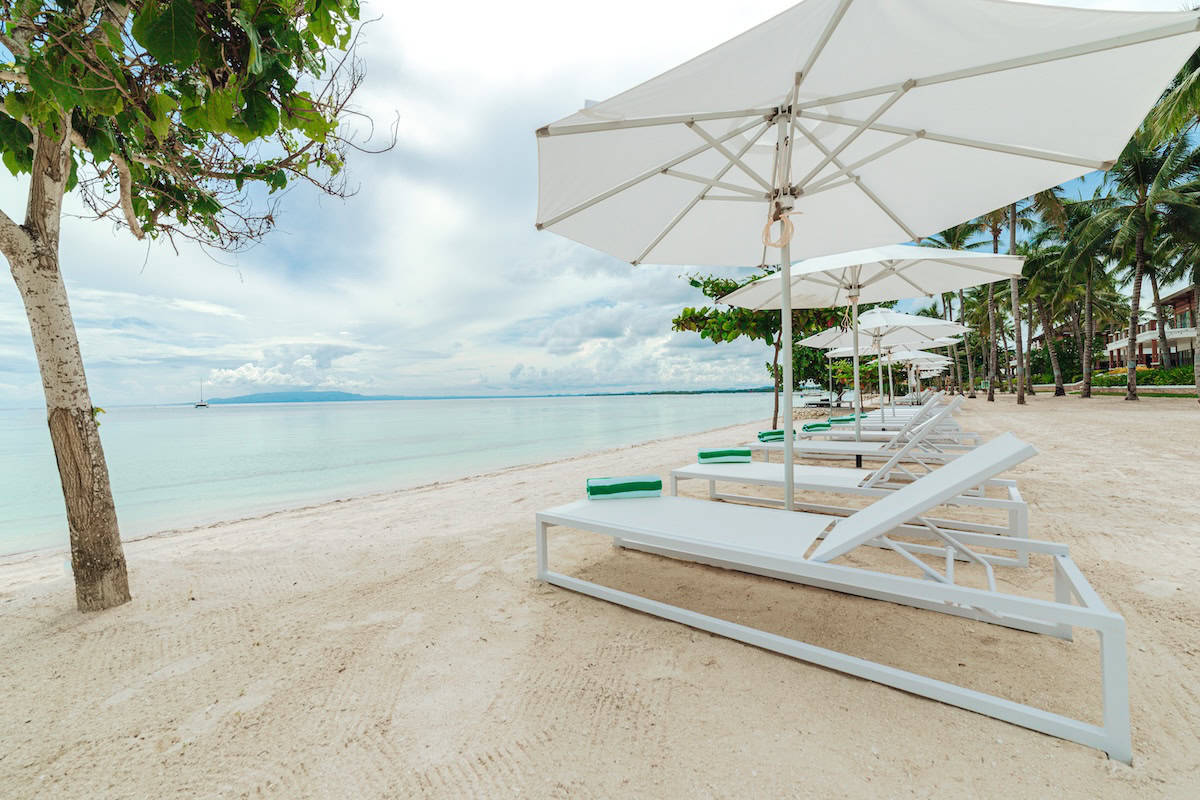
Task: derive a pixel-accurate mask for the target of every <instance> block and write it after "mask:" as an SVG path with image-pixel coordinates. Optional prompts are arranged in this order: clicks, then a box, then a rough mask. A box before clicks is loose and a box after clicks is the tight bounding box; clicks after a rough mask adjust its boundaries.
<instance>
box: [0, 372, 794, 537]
mask: <svg viewBox="0 0 1200 800" xmlns="http://www.w3.org/2000/svg"><path fill="white" fill-rule="evenodd" d="M770 415H771V395H770V394H769V393H764V394H760V393H754V394H705V395H644V396H643V395H639V396H613V397H555V398H518V399H492V398H485V399H461V400H398V401H385V402H341V403H279V404H260V405H214V406H211V407H210V408H206V409H197V408H192V407H191V406H152V407H136V408H110V409H109V410H108V413H106V414H104V415H103V416H102V417H101V418H100V420H101V428H100V436H101V439H102V440H103V442H104V449H105V453H106V455H107V457H108V463H109V470H110V473H111V475H112V483H113V493H114V495H115V497H116V503H117V512H118V515H119V518H120V523H121V533H122V536H123V537H125V538H132V537H137V536H144V535H146V534H148V533H153V532H154V531H158V530H164V529H169V528H174V527H180V526H190V525H196V524H202V523H207V522H215V521H217V520H221V519H230V518H234V517H238V516H243V515H246V514H252V513H261V512H264V511H270V510H275V509H281V508H287V507H289V506H295V505H301V504H305V503H313V502H320V501H325V500H332V499H335V498H342V497H350V496H354V495H362V494H369V493H371V492H377V491H383V490H387V489H397V488H403V487H407V486H417V485H420V484H424V483H429V482H431V481H436V480H446V479H449V478H455V477H461V476H465V475H472V474H475V473H479V472H483V471H487V470H494V469H497V468H500V467H506V466H513V465H517V464H529V463H535V462H540V461H547V460H550V459H555V458H562V457H565V456H570V455H575V454H579V453H584V452H588V451H593V450H602V449H606V448H610V447H618V446H621V445H628V444H634V443H637V442H642V441H646V440H649V439H657V438H661V437H666V436H675V435H679V434H683V433H691V432H695V431H701V430H707V429H710V428H716V427H720V426H723V425H733V424H737V423H742V422H750V421H752V420H761V419H766V418H769V417H770ZM629 469H630V470H631V471H632V472H637V471H638V469H639V465H638V464H635V463H631V464H630V465H629ZM0 487H2V491H0V554H9V553H18V552H24V551H27V550H36V549H41V548H49V547H65V546H66V544H67V527H66V514H65V511H64V509H63V500H62V494H61V490H60V488H59V482H58V474H57V470H56V467H55V463H54V455H53V452H52V451H51V448H50V435H49V433H48V432H47V430H46V422H45V411H44V410H42V409H7V410H6V409H0Z"/></svg>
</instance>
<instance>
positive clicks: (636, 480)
mask: <svg viewBox="0 0 1200 800" xmlns="http://www.w3.org/2000/svg"><path fill="white" fill-rule="evenodd" d="M660 495H662V478H660V477H658V476H657V475H635V476H632V477H628V478H588V479H587V496H588V499H589V500H604V499H609V498H624V497H659V496H660Z"/></svg>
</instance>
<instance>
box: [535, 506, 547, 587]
mask: <svg viewBox="0 0 1200 800" xmlns="http://www.w3.org/2000/svg"><path fill="white" fill-rule="evenodd" d="M534 524H535V527H536V528H537V575H538V580H542V581H544V580H546V573H547V572H548V571H549V569H548V567H549V565H548V563H547V562H548V561H549V552H548V549H547V547H546V528H548V527H549V526H548V525H547V524H546V523H544V522H542V521H541V520H538V521H537V522H536V523H534Z"/></svg>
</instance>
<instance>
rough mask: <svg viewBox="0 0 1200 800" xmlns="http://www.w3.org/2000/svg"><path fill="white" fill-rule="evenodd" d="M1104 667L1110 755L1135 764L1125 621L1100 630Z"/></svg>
mask: <svg viewBox="0 0 1200 800" xmlns="http://www.w3.org/2000/svg"><path fill="white" fill-rule="evenodd" d="M1099 633H1100V669H1101V680H1102V682H1103V685H1104V732H1105V734H1106V735H1107V736H1108V740H1109V745H1108V747H1106V748H1105V751H1106V752H1107V753H1108V757H1109V758H1111V759H1114V760H1116V761H1123V762H1125V763H1126V764H1132V763H1133V741H1132V740H1131V738H1130V732H1129V668H1128V665H1127V664H1126V656H1125V621H1124V620H1120V621H1119V622H1117V623H1114V624H1113V626H1112V627H1111V628H1110V629H1109V630H1101V631H1100V632H1099Z"/></svg>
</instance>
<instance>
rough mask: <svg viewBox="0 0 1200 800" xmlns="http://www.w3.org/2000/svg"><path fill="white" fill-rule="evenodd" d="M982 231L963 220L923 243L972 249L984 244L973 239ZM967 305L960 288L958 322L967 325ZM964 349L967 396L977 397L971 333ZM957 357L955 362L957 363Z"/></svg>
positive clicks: (956, 248)
mask: <svg viewBox="0 0 1200 800" xmlns="http://www.w3.org/2000/svg"><path fill="white" fill-rule="evenodd" d="M979 232H980V227H979V225H978V223H975V222H963V223H960V224H958V225H953V226H951V227H949V228H947V229H946V230H944V231H942V232H941V233H939V234H937V235H935V236H930V237H928V238H926V239H924V240H922V242H921V244H923V245H926V246H928V247H941V248H943V249H948V250H971V249H974V248H976V247H978V246H979V245H981V244H983V242H982V240H978V239H977V240H975V241H972V237H974V236H975V234H977V233H979ZM966 307H967V301H966V298H965V297H964V295H963V290H962V289H959V290H958V324H959V325H965V324H966V322H965V321H964V316H963V315H964V313H965V310H966ZM963 349H964V350H965V351H966V354H967V397H969V398H971V399H974V398H975V361H974V359H972V357H971V335H970V334H969V333H968V334H967V335H966V336H964V337H963ZM957 363H958V361H957V358H956V359H955V364H957Z"/></svg>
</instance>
